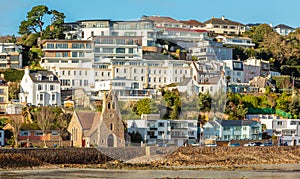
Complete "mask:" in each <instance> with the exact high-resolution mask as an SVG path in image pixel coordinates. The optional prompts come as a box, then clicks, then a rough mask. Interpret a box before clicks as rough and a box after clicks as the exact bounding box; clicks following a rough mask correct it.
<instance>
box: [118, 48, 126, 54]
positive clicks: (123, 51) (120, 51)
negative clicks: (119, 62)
mask: <svg viewBox="0 0 300 179" xmlns="http://www.w3.org/2000/svg"><path fill="white" fill-rule="evenodd" d="M116 53H125V48H117V49H116Z"/></svg>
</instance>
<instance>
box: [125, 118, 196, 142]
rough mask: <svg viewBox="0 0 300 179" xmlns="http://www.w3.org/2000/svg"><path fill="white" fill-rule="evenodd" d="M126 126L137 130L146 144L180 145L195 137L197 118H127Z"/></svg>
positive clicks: (132, 130) (130, 130)
mask: <svg viewBox="0 0 300 179" xmlns="http://www.w3.org/2000/svg"><path fill="white" fill-rule="evenodd" d="M127 128H128V132H131V133H132V132H137V131H139V133H140V134H141V135H142V138H143V141H144V142H145V143H146V144H148V145H155V144H158V143H165V144H168V145H176V146H182V145H184V143H185V142H187V140H188V139H197V120H161V119H156V120H154V119H151V120H127Z"/></svg>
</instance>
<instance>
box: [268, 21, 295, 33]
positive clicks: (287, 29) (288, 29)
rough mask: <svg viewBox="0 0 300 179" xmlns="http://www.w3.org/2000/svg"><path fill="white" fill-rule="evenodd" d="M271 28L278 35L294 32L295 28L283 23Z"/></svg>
mask: <svg viewBox="0 0 300 179" xmlns="http://www.w3.org/2000/svg"><path fill="white" fill-rule="evenodd" d="M273 29H274V30H275V31H276V32H277V33H278V34H280V35H289V33H291V32H294V31H295V29H294V28H293V27H290V26H288V25H285V24H278V25H277V26H275V27H273Z"/></svg>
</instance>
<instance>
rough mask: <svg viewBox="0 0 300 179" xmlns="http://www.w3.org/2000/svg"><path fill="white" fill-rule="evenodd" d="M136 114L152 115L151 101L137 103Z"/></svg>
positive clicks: (145, 100) (143, 100)
mask: <svg viewBox="0 0 300 179" xmlns="http://www.w3.org/2000/svg"><path fill="white" fill-rule="evenodd" d="M135 112H136V114H137V115H139V116H140V115H142V114H150V113H151V99H149V98H144V99H141V100H139V101H138V102H137V104H136V111H135Z"/></svg>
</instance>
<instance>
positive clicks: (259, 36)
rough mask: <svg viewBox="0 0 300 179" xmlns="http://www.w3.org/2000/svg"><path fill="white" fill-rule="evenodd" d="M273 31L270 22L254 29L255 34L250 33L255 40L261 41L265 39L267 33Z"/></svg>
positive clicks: (256, 41)
mask: <svg viewBox="0 0 300 179" xmlns="http://www.w3.org/2000/svg"><path fill="white" fill-rule="evenodd" d="M271 32H273V29H272V27H270V26H269V25H268V24H261V25H259V26H257V27H256V28H255V29H254V31H253V34H252V35H250V37H251V38H252V40H253V42H255V43H259V42H262V41H263V40H264V36H265V35H267V34H269V33H271Z"/></svg>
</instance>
